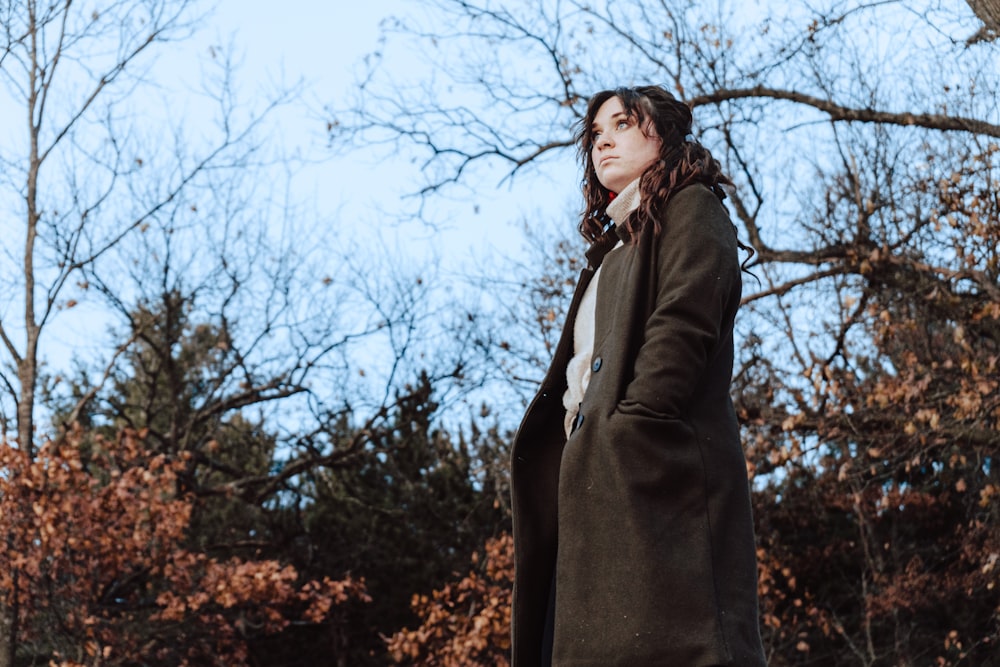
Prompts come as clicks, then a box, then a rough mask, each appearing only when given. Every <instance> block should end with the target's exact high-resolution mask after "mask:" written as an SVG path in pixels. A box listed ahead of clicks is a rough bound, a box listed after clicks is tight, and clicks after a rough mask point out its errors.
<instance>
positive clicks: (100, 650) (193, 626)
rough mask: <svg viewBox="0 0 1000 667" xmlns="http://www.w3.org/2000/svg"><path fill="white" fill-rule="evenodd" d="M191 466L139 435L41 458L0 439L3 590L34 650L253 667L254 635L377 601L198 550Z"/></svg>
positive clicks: (89, 659) (75, 436) (67, 656)
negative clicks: (189, 534)
mask: <svg viewBox="0 0 1000 667" xmlns="http://www.w3.org/2000/svg"><path fill="white" fill-rule="evenodd" d="M188 464H189V461H188V458H187V456H186V455H184V454H181V455H177V456H167V455H163V454H157V455H153V454H151V453H150V452H149V450H148V449H147V448H146V446H145V443H144V441H143V439H142V437H141V436H140V435H139V434H136V433H131V432H125V433H122V434H121V435H120V436H119V437H118V438H117V439H115V440H107V439H104V438H102V437H99V436H97V437H87V435H86V434H84V433H83V432H81V431H80V430H79V429H77V430H76V431H74V432H71V433H70V434H69V435H67V436H66V437H64V438H62V439H60V440H57V441H52V442H47V443H45V444H44V445H42V446H41V447H40V448H39V449H38V451H37V452H36V453H35V455H34V456H33V457H32V456H30V455H29V453H28V452H26V451H25V450H22V449H18V448H17V447H15V446H13V445H11V444H9V443H0V469H2V470H3V471H4V473H3V475H2V476H0V531H2V534H3V535H4V536H5V539H3V540H0V560H3V562H5V563H8V564H9V566H8V567H5V568H2V569H0V594H2V595H3V601H4V603H5V604H6V605H7V607H8V608H16V609H17V610H18V612H19V617H20V624H21V633H22V637H20V638H19V639H20V640H21V643H22V644H23V645H32V646H34V647H35V652H36V653H43V654H44V653H50V654H52V655H53V656H54V664H55V663H56V662H58V663H59V664H62V665H67V666H70V665H82V664H101V665H120V664H132V663H134V661H135V660H136V659H137V658H140V657H143V658H145V659H149V660H152V661H154V662H159V663H161V664H178V665H188V664H198V665H241V664H246V661H247V658H248V653H247V641H248V639H250V638H252V637H254V636H259V635H261V634H269V633H275V632H279V631H280V630H282V629H283V628H285V627H287V626H288V625H289V624H290V623H292V622H305V623H321V622H323V621H324V620H325V619H327V618H328V617H329V615H330V614H331V612H332V611H333V610H334V608H335V607H336V606H337V605H340V604H343V603H344V602H347V601H348V600H350V599H356V600H367V595H366V593H365V587H364V581H363V580H353V579H351V578H346V579H344V580H341V581H333V580H331V579H328V578H327V579H323V580H322V581H309V582H304V583H303V582H300V581H299V575H298V573H297V572H296V570H295V568H293V567H292V566H289V565H282V564H281V563H278V562H277V561H273V560H260V561H255V560H244V559H239V558H231V559H228V560H217V559H215V558H212V557H209V556H208V555H206V554H203V553H195V552H191V551H188V550H186V549H185V548H184V538H185V533H186V530H187V528H188V523H189V521H190V518H191V512H192V507H193V503H194V498H193V497H192V496H190V495H187V494H185V493H183V492H181V491H180V488H181V487H180V485H179V484H178V478H179V476H180V475H181V474H182V473H183V472H184V471H185V468H186V467H187V466H188Z"/></svg>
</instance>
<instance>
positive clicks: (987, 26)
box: [966, 0, 1000, 44]
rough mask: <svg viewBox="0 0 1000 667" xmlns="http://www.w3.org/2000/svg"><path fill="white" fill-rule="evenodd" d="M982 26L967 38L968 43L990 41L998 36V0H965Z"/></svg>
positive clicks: (999, 16) (999, 13)
mask: <svg viewBox="0 0 1000 667" xmlns="http://www.w3.org/2000/svg"><path fill="white" fill-rule="evenodd" d="M966 1H967V2H968V4H969V8H970V9H971V10H972V11H973V13H975V15H976V16H977V17H978V18H979V20H980V21H982V22H983V27H982V28H980V30H979V32H977V33H976V34H975V35H973V36H972V37H970V38H969V43H970V44H974V43H975V42H984V41H985V42H992V41H993V40H995V39H997V37H1000V0H966Z"/></svg>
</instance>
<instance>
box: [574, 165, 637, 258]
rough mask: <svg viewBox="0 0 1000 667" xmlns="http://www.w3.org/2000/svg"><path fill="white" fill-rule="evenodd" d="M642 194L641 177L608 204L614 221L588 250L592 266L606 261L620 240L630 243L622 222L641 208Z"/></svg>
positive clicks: (608, 210)
mask: <svg viewBox="0 0 1000 667" xmlns="http://www.w3.org/2000/svg"><path fill="white" fill-rule="evenodd" d="M640 201H641V195H640V193H639V179H638V178H637V179H635V180H634V181H632V182H631V183H629V184H628V185H626V186H625V187H624V188H623V189H622V191H621V192H619V193H618V195H617V196H615V198H614V199H613V200H612V201H611V203H610V204H608V208H607V213H608V215H609V216H610V217H611V219H612V221H613V222H612V223H611V224H609V225H608V227H607V228H606V229H605V230H604V233H603V234H601V237H600V238H599V239H597V240H596V241H594V242H593V243H592V244H591V245H590V248H589V249H588V250H587V253H586V254H587V262H589V263H590V266H591V268H594V269H596V268H597V267H599V266H600V265H601V262H603V261H604V256H605V255H607V254H608V253H609V252H611V251H612V250H614V248H615V246H616V245H618V242H619V241H621V242H622V243H628V242H629V241H630V238H631V237H630V236H629V233H628V231H627V230H626V229H625V227H624V225H620V224H616V223H621V222H622V221H623V220H625V218H627V217H628V215H629V214H630V213H631V212H632V211H634V210H636V209H637V208H639V202H640Z"/></svg>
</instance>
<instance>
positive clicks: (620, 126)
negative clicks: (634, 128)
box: [615, 119, 628, 130]
mask: <svg viewBox="0 0 1000 667" xmlns="http://www.w3.org/2000/svg"><path fill="white" fill-rule="evenodd" d="M615 127H617V128H618V129H619V130H624V129H625V128H626V127H628V121H627V120H625V119H622V120H620V121H618V125H616V126H615Z"/></svg>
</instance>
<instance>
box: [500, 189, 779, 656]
mask: <svg viewBox="0 0 1000 667" xmlns="http://www.w3.org/2000/svg"><path fill="white" fill-rule="evenodd" d="M661 223H662V229H661V231H660V233H659V234H654V230H653V226H652V225H646V226H645V228H644V229H643V230H642V231H641V232H640V235H639V241H638V243H637V244H635V245H632V244H628V243H626V245H625V246H624V247H622V248H619V249H617V250H614V251H613V252H611V253H610V254H607V257H606V258H605V259H604V261H603V269H602V270H601V278H600V282H599V283H598V286H597V290H598V291H597V312H596V323H595V332H594V351H593V363H592V366H591V371H592V375H591V379H590V384H589V386H588V388H587V392H586V394H585V396H584V399H583V402H582V404H581V407H580V418H579V419H578V427H577V428H576V429H575V430H574V432H573V434H572V435H571V436H570V438H569V439H568V441H567V438H566V435H565V432H564V429H563V417H564V415H565V410H564V409H563V407H562V395H563V392H564V391H565V389H566V364H567V362H568V361H569V359H570V357H571V356H572V354H573V340H572V339H573V333H572V332H573V322H574V318H575V315H576V311H577V308H578V306H579V302H580V299H581V297H582V296H583V292H584V290H585V289H586V287H587V284H588V283H589V281H590V279H591V277H592V276H593V274H594V270H595V269H596V267H597V266H598V265H600V263H601V260H602V257H603V256H604V253H606V252H607V250H608V248H610V247H611V246H612V245H613V244H614V242H615V241H617V238H612V239H604V240H602V241H601V242H598V243H596V244H595V245H594V246H593V247H592V248H591V250H590V251H589V252H588V253H587V254H588V258H589V259H590V262H591V266H590V267H588V268H587V269H585V270H584V271H583V273H582V275H581V276H580V281H579V284H578V285H577V288H576V293H575V295H574V297H573V302H572V304H571V306H570V310H569V315H568V318H567V322H566V324H565V327H564V330H563V334H562V337H561V339H560V341H559V344H558V346H557V348H556V352H555V357H554V360H553V362H552V365H551V367H550V369H549V371H548V373H547V375H546V377H545V380H544V381H543V383H542V386H541V388H540V390H539V392H538V395H537V396H536V397H535V399H534V401H532V403H531V405H530V406H529V408H528V411H527V413H526V414H525V416H524V419H523V421H522V423H521V426H520V428H519V429H518V433H517V436H516V438H515V441H514V444H513V449H512V453H511V471H512V472H511V474H512V500H513V513H514V549H515V584H514V603H513V613H512V631H513V664H514V667H534V666H535V665H538V664H539V662H540V656H541V653H542V647H541V645H542V641H543V639H542V637H543V631H544V627H545V618H546V612H547V609H548V604H549V592H550V584H551V583H552V582H553V581H554V582H555V635H554V647H553V650H552V656H553V665H555V666H556V667H570V666H574V667H576V666H580V667H582V666H584V665H590V666H593V667H597V666H601V667H609V666H613V665H621V666H623V667H624V666H626V665H627V666H629V667H635V666H637V665H669V666H670V667H708V666H713V665H733V666H737V665H738V666H740V667H759V666H761V665H764V664H765V661H764V656H763V650H762V647H761V641H760V634H759V629H758V627H759V626H758V610H757V570H756V560H755V547H754V536H753V525H752V520H751V514H750V497H749V488H748V483H747V474H746V463H745V459H744V456H743V452H742V449H741V446H740V439H739V433H738V428H737V423H736V416H735V413H734V411H733V406H732V401H731V399H730V396H729V385H730V380H731V375H732V365H733V319H734V316H735V314H736V310H737V307H738V305H739V300H740V290H741V278H740V268H739V262H738V257H737V245H736V237H735V232H734V229H733V226H732V224H731V222H730V220H729V216H728V214H727V213H726V210H725V208H724V207H723V206H722V204H721V203H720V202H719V200H718V198H717V197H716V196H715V195H714V194H713V193H712V192H711V191H709V190H708V189H707V188H705V187H703V186H700V185H697V186H690V187H687V188H685V189H683V190H682V191H680V192H678V193H677V194H676V195H674V197H673V198H672V199H671V201H670V203H669V205H668V206H667V208H666V211H665V214H664V219H663V220H662V221H661ZM553 575H554V576H553Z"/></svg>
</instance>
